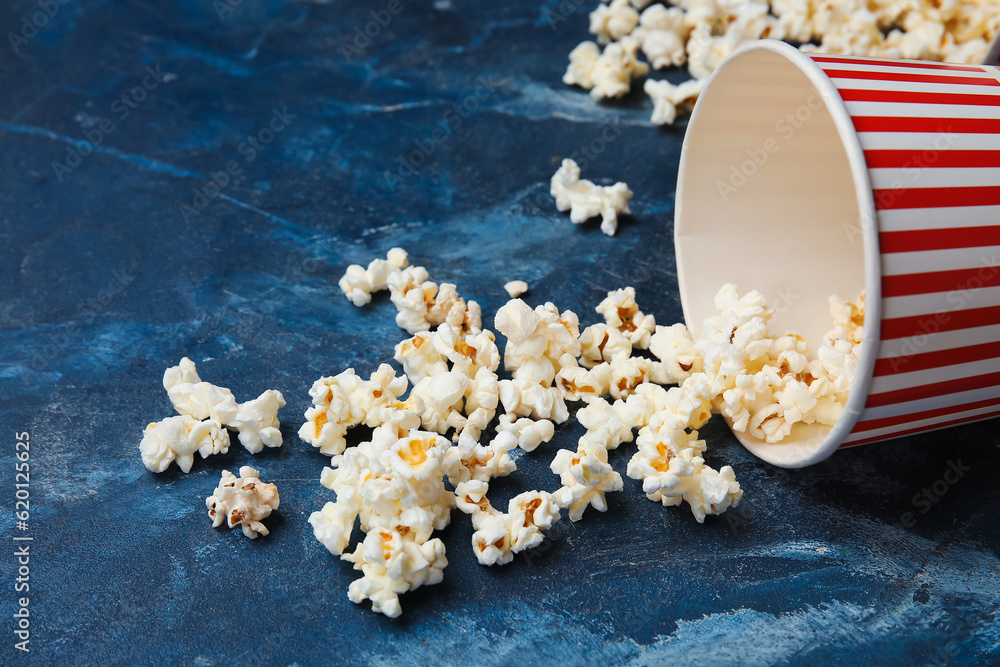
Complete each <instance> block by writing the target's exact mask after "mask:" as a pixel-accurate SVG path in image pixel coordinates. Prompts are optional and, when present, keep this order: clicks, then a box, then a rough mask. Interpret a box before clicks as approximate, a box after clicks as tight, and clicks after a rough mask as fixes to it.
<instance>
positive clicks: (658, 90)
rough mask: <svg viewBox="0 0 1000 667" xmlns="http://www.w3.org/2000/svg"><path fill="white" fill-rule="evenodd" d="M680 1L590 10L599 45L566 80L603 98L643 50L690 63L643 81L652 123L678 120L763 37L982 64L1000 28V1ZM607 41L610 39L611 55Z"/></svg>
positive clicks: (590, 47)
mask: <svg viewBox="0 0 1000 667" xmlns="http://www.w3.org/2000/svg"><path fill="white" fill-rule="evenodd" d="M606 1H607V0H605V2H606ZM672 5H674V6H671V5H664V4H651V3H650V2H646V1H645V0H639V1H638V2H636V1H635V0H633V1H632V2H631V3H630V2H629V1H628V0H611V2H610V4H601V5H599V6H598V7H597V8H596V9H595V10H594V11H593V12H591V14H590V32H591V33H592V34H593V35H595V37H596V40H597V42H596V43H595V42H589V41H586V42H582V43H581V44H580V45H579V46H577V47H576V48H575V49H573V51H572V52H571V53H570V55H569V61H570V62H569V67H568V69H567V70H566V74H565V75H564V76H563V82H564V83H566V84H567V85H575V86H579V87H581V88H583V89H585V90H589V91H590V94H591V96H592V97H594V98H595V99H604V98H611V97H619V96H621V95H624V94H626V93H628V92H629V90H630V88H631V80H632V79H634V78H637V77H640V76H643V75H645V74H646V73H647V72H648V70H649V67H648V66H647V65H646V64H645V63H643V62H640V61H639V60H638V59H637V49H638V50H641V51H642V54H643V55H644V56H645V58H646V59H647V60H648V61H649V64H650V65H651V66H652V67H653V68H654V69H658V70H659V69H664V68H668V67H679V66H684V65H686V66H687V68H688V72H689V73H690V74H691V76H692V77H693V80H692V81H687V82H684V83H682V84H680V85H679V86H674V85H673V84H669V83H667V82H665V81H652V80H648V81H646V84H645V86H644V90H645V92H646V94H647V95H649V97H650V98H651V99H652V100H653V103H654V110H653V116H652V122H653V123H656V124H658V125H670V124H672V123H673V122H674V120H675V119H676V117H677V111H678V109H680V108H683V107H688V106H691V104H692V103H693V101H694V99H695V98H697V96H698V94H699V93H700V92H701V89H702V88H703V87H704V81H705V80H706V79H707V78H708V77H709V76H711V74H712V72H713V71H715V69H716V68H717V67H718V66H719V63H721V62H722V60H723V59H724V58H725V57H726V56H728V55H729V54H730V53H732V52H733V51H734V50H735V49H736V48H738V47H739V46H742V45H743V44H746V43H748V42H752V41H754V40H758V39H765V38H771V39H781V40H785V41H788V42H791V43H793V44H796V45H800V46H799V48H800V49H801V50H802V51H806V52H822V53H832V54H843V55H854V56H872V57H877V58H897V59H899V58H903V59H909V60H932V61H945V62H952V63H968V64H978V63H981V62H983V60H984V59H985V57H986V54H987V51H988V50H989V46H990V44H991V42H992V41H993V38H994V36H995V35H996V34H997V31H998V29H1000V3H997V2H996V0H957V1H955V2H949V3H941V2H936V1H933V0H912V1H909V2H898V1H896V0H871V1H870V2H868V3H857V2H847V1H833V0H774V1H773V2H750V1H748V0H728V1H726V2H716V1H715V0H676V1H675V2H674V3H672ZM637 10H641V14H640V13H639V12H638V11H637ZM599 45H605V47H604V51H603V52H602V51H601V47H600V46H599Z"/></svg>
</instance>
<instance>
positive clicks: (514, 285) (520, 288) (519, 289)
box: [503, 280, 528, 299]
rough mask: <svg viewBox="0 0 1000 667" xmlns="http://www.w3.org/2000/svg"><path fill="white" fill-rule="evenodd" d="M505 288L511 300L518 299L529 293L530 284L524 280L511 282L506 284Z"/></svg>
mask: <svg viewBox="0 0 1000 667" xmlns="http://www.w3.org/2000/svg"><path fill="white" fill-rule="evenodd" d="M503 288H504V290H505V291H506V292H507V294H508V295H509V296H510V298H512V299H516V298H517V297H519V296H521V295H522V294H524V293H525V292H527V291H528V283H526V282H524V281H523V280H511V281H510V282H508V283H505V284H504V286H503Z"/></svg>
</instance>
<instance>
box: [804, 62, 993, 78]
mask: <svg viewBox="0 0 1000 667" xmlns="http://www.w3.org/2000/svg"><path fill="white" fill-rule="evenodd" d="M816 64H817V65H819V66H820V67H821V68H822V69H823V71H824V72H825V71H826V70H828V69H832V70H838V69H839V70H845V71H850V72H885V73H886V74H920V75H924V74H933V75H936V76H979V77H982V76H984V75H985V74H986V73H985V72H984V71H982V70H980V71H978V72H963V71H960V70H948V69H941V68H937V67H926V66H924V67H904V66H900V65H896V64H893V63H891V62H890V63H886V64H882V63H878V64H875V63H827V62H823V63H816ZM967 67H972V65H967Z"/></svg>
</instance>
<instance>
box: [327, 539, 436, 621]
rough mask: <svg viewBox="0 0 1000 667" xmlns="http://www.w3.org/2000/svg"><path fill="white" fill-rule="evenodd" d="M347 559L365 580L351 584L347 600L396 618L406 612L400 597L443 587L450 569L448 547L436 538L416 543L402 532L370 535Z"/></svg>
mask: <svg viewBox="0 0 1000 667" xmlns="http://www.w3.org/2000/svg"><path fill="white" fill-rule="evenodd" d="M343 559H344V560H346V561H349V562H352V563H354V569H356V570H360V571H361V572H362V574H363V576H362V577H361V578H360V579H356V580H355V581H352V582H351V585H350V587H349V588H348V594H347V597H348V599H350V601H351V602H354V603H355V604H360V603H361V602H364V601H365V600H371V603H372V611H375V612H378V613H382V614H385V615H386V616H388V617H389V618H396V617H398V616H399V615H400V614H401V613H402V612H403V610H402V607H401V606H400V604H399V594H400V593H405V592H406V591H411V590H414V589H416V588H419V587H420V586H424V585H432V584H439V583H441V581H442V580H443V579H444V568H445V567H447V565H448V559H447V558H446V557H445V548H444V543H443V542H442V541H441V540H440V539H438V538H434V539H432V540H428V541H426V542H416V541H414V540H413V539H411V538H409V536H408V535H407V537H404V536H403V535H402V534H401V533H400V532H398V531H391V530H378V531H373V532H370V533H368V534H367V535H366V536H365V539H364V541H363V542H361V543H360V544H358V546H357V548H356V549H355V550H354V552H353V553H351V554H345V555H344V556H343Z"/></svg>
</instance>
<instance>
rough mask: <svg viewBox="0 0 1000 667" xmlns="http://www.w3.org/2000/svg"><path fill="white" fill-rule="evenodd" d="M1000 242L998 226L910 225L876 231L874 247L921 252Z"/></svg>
mask: <svg viewBox="0 0 1000 667" xmlns="http://www.w3.org/2000/svg"><path fill="white" fill-rule="evenodd" d="M995 245H996V246H1000V226H997V225H994V226H991V227H953V228H951V229H914V230H910V231H901V232H879V235H878V248H879V251H880V252H882V253H893V252H921V251H924V250H946V249H949V248H980V247H985V246H995Z"/></svg>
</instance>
